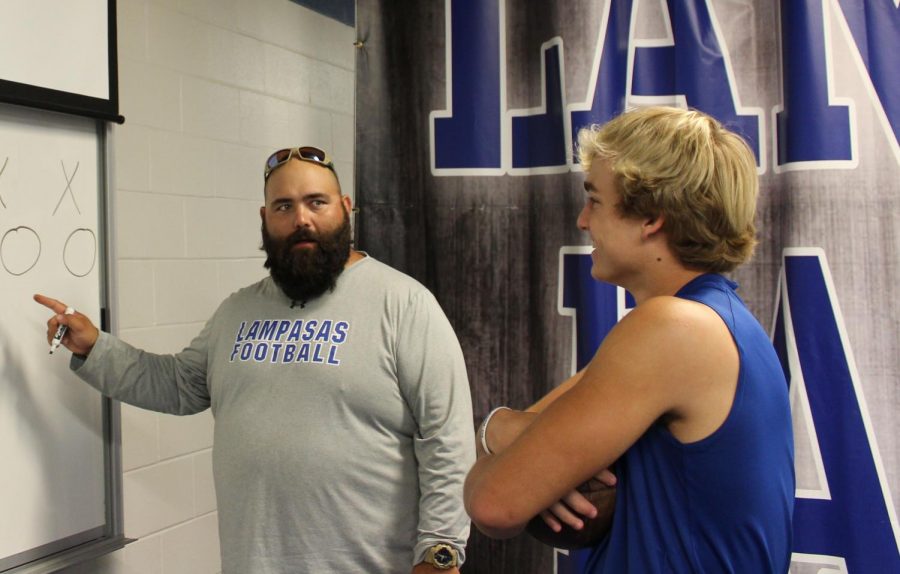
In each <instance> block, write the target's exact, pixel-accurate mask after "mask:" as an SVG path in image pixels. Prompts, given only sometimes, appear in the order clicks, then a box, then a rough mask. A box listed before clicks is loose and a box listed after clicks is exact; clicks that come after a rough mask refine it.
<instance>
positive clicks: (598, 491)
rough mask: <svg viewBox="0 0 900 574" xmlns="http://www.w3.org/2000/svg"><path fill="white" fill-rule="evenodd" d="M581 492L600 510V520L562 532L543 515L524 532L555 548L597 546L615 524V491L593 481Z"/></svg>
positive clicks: (598, 517)
mask: <svg viewBox="0 0 900 574" xmlns="http://www.w3.org/2000/svg"><path fill="white" fill-rule="evenodd" d="M578 492H580V493H581V494H583V495H584V496H585V498H587V499H588V500H590V501H591V504H593V505H594V506H596V507H597V510H598V513H597V518H593V519H585V520H584V528H582V529H581V530H574V529H573V528H571V527H569V526H567V525H565V524H563V525H562V530H560V531H559V532H553V531H552V530H551V529H550V527H549V526H547V523H546V522H544V519H543V518H541V516H540V515H537V516H535V517H534V518H532V519H531V520H530V521H529V522H528V526H526V528H525V531H526V532H528V534H530V535H531V536H532V537H534V538H535V539H536V540H538V541H539V542H542V543H544V544H546V545H548V546H553V547H554V548H564V549H567V550H577V549H579V548H589V547H591V546H596V545H597V544H599V543H600V541H601V540H603V537H604V536H606V534H607V532H609V528H610V526H611V525H612V517H613V510H614V509H615V505H616V488H615V487H614V486H606V485H604V484H602V483H601V482H599V481H597V480H594V479H591V480H589V481H587V482H585V483H584V484H582V485H581V486H579V487H578Z"/></svg>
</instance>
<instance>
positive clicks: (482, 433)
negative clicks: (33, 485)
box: [478, 407, 512, 454]
mask: <svg viewBox="0 0 900 574" xmlns="http://www.w3.org/2000/svg"><path fill="white" fill-rule="evenodd" d="M502 410H507V411H511V410H512V409H511V408H509V407H497V408H496V409H494V410H492V411H491V412H489V413H488V416H486V417H484V421H483V422H482V423H481V429H480V430H479V431H478V436H479V438H481V448H482V449H484V452H485V454H494V453H492V452H491V449H489V448H488V444H487V427H488V423H489V422H491V417H492V416H494V415H495V414H497V411H502Z"/></svg>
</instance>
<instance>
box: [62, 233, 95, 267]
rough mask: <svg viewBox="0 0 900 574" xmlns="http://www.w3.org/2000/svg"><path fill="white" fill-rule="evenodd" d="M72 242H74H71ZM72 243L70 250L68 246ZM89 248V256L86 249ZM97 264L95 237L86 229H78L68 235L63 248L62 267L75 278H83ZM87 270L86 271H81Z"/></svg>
mask: <svg viewBox="0 0 900 574" xmlns="http://www.w3.org/2000/svg"><path fill="white" fill-rule="evenodd" d="M73 241H74V242H73ZM70 242H71V243H72V250H71V252H70V250H69V244H70ZM86 247H89V248H90V251H89V252H90V256H87V252H88V250H87V249H84V248H86ZM96 263H97V235H96V234H95V233H94V232H93V231H92V230H90V229H87V228H86V227H80V228H78V229H76V230H75V231H73V232H72V233H70V234H69V237H67V238H66V244H65V245H64V246H63V265H65V266H66V269H67V270H68V271H69V273H71V274H72V275H74V276H75V277H84V276H85V275H87V274H88V273H90V272H91V271H93V269H94V265H95V264H96ZM84 269H87V270H86V271H83V270H84Z"/></svg>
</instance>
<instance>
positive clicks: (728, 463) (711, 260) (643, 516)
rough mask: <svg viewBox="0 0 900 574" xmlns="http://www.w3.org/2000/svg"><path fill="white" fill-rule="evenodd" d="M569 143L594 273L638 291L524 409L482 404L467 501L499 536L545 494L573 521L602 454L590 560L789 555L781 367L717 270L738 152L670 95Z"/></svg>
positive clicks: (748, 237) (732, 210)
mask: <svg viewBox="0 0 900 574" xmlns="http://www.w3.org/2000/svg"><path fill="white" fill-rule="evenodd" d="M579 150H580V159H581V163H582V166H583V167H584V171H585V174H586V177H585V183H584V189H585V192H586V197H585V205H584V208H583V209H582V211H581V213H580V215H579V216H578V227H579V228H580V229H582V230H584V231H587V232H588V234H589V235H590V238H591V242H592V244H593V247H594V251H593V253H592V255H591V258H592V261H593V267H592V275H593V276H594V278H596V279H598V280H602V281H606V282H609V283H613V284H616V285H619V286H621V287H623V288H625V289H627V290H628V291H629V292H630V293H631V294H632V295H633V296H634V299H635V301H636V303H637V306H636V307H635V309H634V310H632V311H631V313H629V314H628V315H627V316H626V317H625V318H624V319H622V321H621V322H620V323H619V324H618V325H617V326H616V327H615V328H614V329H612V331H611V332H610V333H609V335H608V336H607V337H606V339H605V340H604V341H603V344H602V345H601V346H600V348H599V350H598V351H597V353H596V355H595V357H594V358H593V359H592V361H591V362H590V363H589V365H588V366H587V367H586V369H585V370H584V371H583V372H581V373H579V374H578V375H576V376H575V377H573V378H572V379H570V380H569V381H567V382H565V383H564V384H563V385H561V386H560V387H558V388H557V389H555V390H554V391H553V392H551V393H550V394H549V395H548V396H547V397H545V398H544V399H543V400H542V401H541V402H539V403H538V404H537V405H536V407H535V408H534V409H533V410H536V411H539V412H538V414H536V415H535V414H533V413H520V412H515V411H510V410H498V411H496V412H494V413H492V414H493V416H492V417H489V421H490V424H489V425H488V426H487V427H486V428H483V429H481V430H483V431H484V435H483V436H484V440H485V443H484V444H486V445H487V446H488V449H489V450H490V452H492V453H493V454H492V455H490V456H488V455H486V454H485V453H484V452H483V450H482V449H481V448H479V450H480V451H482V452H479V459H478V462H477V463H476V465H475V466H474V468H473V469H472V470H471V471H470V473H469V475H468V477H467V479H466V488H465V498H466V508H467V510H468V512H469V514H470V516H471V517H472V519H473V521H474V522H475V524H476V525H477V526H478V527H479V528H480V529H481V530H482V531H484V532H486V533H488V534H489V535H493V536H495V537H500V538H502V537H508V536H512V535H514V534H516V533H517V532H519V531H520V530H521V529H522V527H523V525H524V524H526V523H527V521H528V520H529V519H530V518H532V517H533V516H535V515H537V514H538V513H539V512H541V511H542V510H544V509H549V511H550V512H549V521H550V522H552V521H553V520H554V519H555V520H556V521H557V528H558V522H559V521H562V522H563V523H566V524H568V525H570V526H572V527H573V528H576V529H577V528H579V527H580V526H581V524H582V522H581V521H582V519H583V518H590V517H593V516H594V515H596V513H597V510H596V509H595V508H593V507H591V506H590V505H589V504H587V505H586V504H585V502H586V500H585V499H584V498H582V497H579V496H577V495H576V494H574V493H572V490H573V489H574V488H575V487H576V486H577V485H578V484H580V483H582V482H584V481H585V480H587V479H589V478H591V477H592V476H594V475H597V474H598V473H599V472H601V471H602V470H603V469H606V468H607V467H610V465H613V463H615V466H614V471H615V474H616V476H617V479H618V482H617V489H616V494H615V496H616V500H615V510H614V511H613V522H612V526H611V529H610V532H609V534H608V535H607V536H606V537H605V538H604V539H603V540H602V542H601V543H600V544H599V545H598V546H597V547H596V548H595V549H594V550H593V551H592V554H591V558H590V561H589V564H588V570H587V571H588V572H591V573H604V574H606V573H611V574H612V573H614V574H621V573H629V572H634V573H641V574H648V573H654V572H738V573H746V572H786V571H787V569H788V567H789V563H790V553H791V515H792V510H793V497H794V470H793V468H794V467H793V437H792V431H791V418H790V410H789V404H788V396H787V384H786V382H785V378H784V375H783V372H782V369H781V366H780V363H779V361H778V358H777V356H776V355H775V352H774V350H773V348H772V345H771V343H770V341H769V339H768V337H767V335H766V333H765V332H764V331H763V329H762V328H761V327H760V325H759V323H758V322H757V321H756V319H755V318H754V317H753V316H752V315H751V314H750V313H749V311H748V310H747V309H746V307H745V306H744V304H743V302H742V301H741V299H740V298H739V297H738V295H737V294H736V293H735V289H736V287H737V286H736V284H734V283H732V282H731V281H729V280H728V279H726V278H725V277H723V276H722V275H720V273H723V272H728V271H731V270H732V269H734V268H735V267H736V266H738V265H739V264H741V263H743V262H744V261H746V260H747V259H748V258H749V257H750V255H751V253H752V251H753V247H754V245H755V227H754V221H753V220H754V215H755V210H756V198H757V191H758V183H757V176H756V164H755V161H754V157H753V153H752V152H751V151H750V150H749V148H748V147H747V145H746V144H745V143H744V142H743V140H741V139H740V138H739V137H738V136H736V135H735V134H733V133H731V132H729V131H727V130H726V129H725V128H723V126H722V125H720V124H719V123H718V122H717V121H716V120H714V119H712V118H711V117H709V116H706V115H704V114H702V113H699V112H696V111H685V110H679V109H675V108H644V109H639V110H636V111H631V112H628V113H625V114H623V115H621V116H619V117H618V118H616V119H614V120H612V121H611V122H609V123H608V124H606V125H604V126H603V127H597V126H595V127H593V128H592V129H589V130H584V131H582V133H581V134H580V137H579ZM561 499H562V500H561ZM544 515H545V516H548V513H547V512H545V513H544Z"/></svg>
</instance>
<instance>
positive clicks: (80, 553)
mask: <svg viewBox="0 0 900 574" xmlns="http://www.w3.org/2000/svg"><path fill="white" fill-rule="evenodd" d="M26 113H27V112H26ZM31 113H34V112H31ZM45 113H46V112H45ZM95 126H96V132H97V144H98V146H99V149H98V153H97V157H98V159H99V163H100V165H99V166H98V170H97V171H98V179H99V180H98V186H97V187H98V190H97V193H98V199H97V201H98V225H97V227H98V229H97V246H98V250H99V252H100V253H99V255H98V262H99V263H100V268H99V272H100V277H101V280H100V306H101V325H100V327H101V329H103V330H104V331H110V330H111V328H110V326H111V324H112V322H111V320H110V296H109V293H110V287H111V282H112V281H111V277H112V274H111V273H110V270H111V269H113V266H112V263H113V261H114V259H113V253H112V250H111V247H110V242H109V222H110V220H111V214H112V202H111V200H110V194H109V182H110V179H111V174H110V157H109V156H110V153H109V146H108V137H109V126H108V124H107V123H106V122H103V121H99V120H98V121H96V122H95ZM100 400H102V407H101V408H102V412H103V435H104V436H103V458H104V466H105V468H104V476H105V483H106V484H105V504H106V508H105V517H106V522H105V524H104V525H103V526H101V527H98V528H93V529H90V530H87V531H84V532H80V533H77V534H75V535H72V536H69V537H66V538H63V539H60V540H55V541H53V542H50V543H48V544H44V545H42V546H39V547H37V548H32V549H29V550H26V551H24V552H20V553H18V554H15V555H12V556H7V557H0V574H49V573H51V572H57V571H59V570H62V569H63V568H67V567H69V566H73V565H76V564H78V563H81V562H84V561H87V560H91V559H93V558H97V557H99V556H102V555H104V554H108V553H110V552H113V551H115V550H118V549H120V548H122V547H124V546H125V545H126V544H128V543H129V542H133V540H132V539H127V538H125V535H124V520H123V511H122V456H121V413H120V405H119V403H118V401H114V400H112V399H109V398H108V397H101V399H100Z"/></svg>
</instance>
